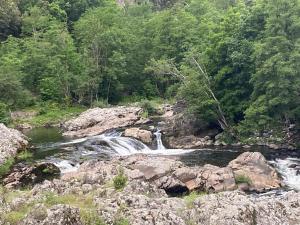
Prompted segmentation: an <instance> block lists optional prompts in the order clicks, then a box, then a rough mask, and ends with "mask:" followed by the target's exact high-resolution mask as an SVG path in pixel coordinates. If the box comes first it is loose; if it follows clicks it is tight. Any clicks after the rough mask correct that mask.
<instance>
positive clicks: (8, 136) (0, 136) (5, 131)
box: [0, 123, 28, 166]
mask: <svg viewBox="0 0 300 225" xmlns="http://www.w3.org/2000/svg"><path fill="white" fill-rule="evenodd" d="M27 145H28V141H27V140H26V137H25V136H24V135H23V134H22V133H21V132H19V131H17V130H15V129H11V128H7V127H6V126H5V125H4V124H2V123H0V166H1V165H2V164H3V163H4V162H5V161H6V160H7V159H8V158H10V157H14V156H15V155H16V154H17V151H18V150H20V149H23V148H25V147H26V146H27Z"/></svg>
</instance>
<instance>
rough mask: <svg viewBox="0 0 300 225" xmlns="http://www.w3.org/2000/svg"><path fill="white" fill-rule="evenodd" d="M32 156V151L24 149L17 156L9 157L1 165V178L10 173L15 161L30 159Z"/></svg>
mask: <svg viewBox="0 0 300 225" xmlns="http://www.w3.org/2000/svg"><path fill="white" fill-rule="evenodd" d="M32 156H33V154H32V152H30V151H28V150H24V151H21V152H19V153H18V154H17V156H16V157H9V158H8V159H6V161H5V162H4V163H3V164H2V165H0V179H2V178H3V177H5V176H6V175H7V174H8V173H9V171H10V169H11V168H12V167H13V165H14V164H15V163H18V162H22V161H30V160H31V159H32Z"/></svg>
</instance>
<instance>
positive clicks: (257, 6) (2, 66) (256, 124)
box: [0, 0, 300, 136]
mask: <svg viewBox="0 0 300 225" xmlns="http://www.w3.org/2000/svg"><path fill="white" fill-rule="evenodd" d="M0 41H1V44H0V115H3V114H5V112H7V111H8V110H15V109H22V108H25V107H28V106H32V105H35V104H38V103H40V102H48V101H51V102H55V103H58V104H64V105H77V104H80V105H86V106H91V105H94V103H95V102H99V101H100V102H105V103H109V104H118V103H120V102H134V101H139V100H142V99H155V98H163V99H176V100H184V101H185V102H186V104H187V112H188V113H189V115H191V116H193V117H194V118H196V119H197V120H199V121H202V122H203V123H205V124H208V125H215V126H218V127H219V128H221V129H223V130H227V131H229V133H231V134H233V133H234V134H238V135H244V136H247V135H252V134H255V133H261V132H263V131H265V130H268V129H272V128H274V127H284V126H289V125H290V124H295V123H296V124H299V122H300V74H299V73H300V1H299V0H244V1H242V0H231V1H228V0H186V1H185V0H182V1H152V2H149V1H143V0H142V1H136V2H132V1H130V2H128V3H127V2H126V1H125V2H124V1H118V2H116V1H114V0H5V1H0Z"/></svg>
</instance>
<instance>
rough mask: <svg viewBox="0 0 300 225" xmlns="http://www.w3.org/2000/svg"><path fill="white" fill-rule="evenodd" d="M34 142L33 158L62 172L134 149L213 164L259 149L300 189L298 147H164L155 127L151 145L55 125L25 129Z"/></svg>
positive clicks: (189, 162)
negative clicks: (64, 131)
mask: <svg viewBox="0 0 300 225" xmlns="http://www.w3.org/2000/svg"><path fill="white" fill-rule="evenodd" d="M27 135H28V137H30V138H31V144H32V145H33V146H34V147H33V148H34V149H35V151H34V160H35V161H48V162H52V163H54V164H55V165H57V166H58V167H59V168H60V169H61V171H62V173H66V172H70V171H76V170H77V168H78V167H79V165H80V164H81V163H82V162H83V161H86V160H88V159H95V158H98V159H102V160H109V159H110V158H111V157H112V156H116V155H121V156H126V155H132V154H137V153H144V154H152V155H167V156H170V157H174V156H175V157H177V158H178V159H179V160H181V161H182V162H183V163H185V164H187V165H190V166H193V165H204V164H213V165H217V166H226V165H227V164H228V163H229V162H230V161H231V160H233V159H235V158H236V157H237V156H238V155H240V154H241V153H242V152H243V151H259V152H261V153H262V154H263V155H264V156H265V157H266V159H267V160H268V161H269V163H270V164H272V165H273V166H274V167H275V168H277V170H278V172H279V173H280V174H281V176H282V177H283V179H284V182H285V183H286V184H287V185H288V186H289V187H291V188H293V189H296V190H300V151H285V150H271V149H268V148H263V147H256V148H252V149H246V150H245V149H241V148H227V149H224V148H223V149H221V148H214V149H190V150H182V149H167V148H165V146H164V145H163V141H162V135H161V132H160V130H157V131H156V132H155V133H154V135H155V136H156V148H155V149H151V148H150V147H148V146H147V145H145V144H143V143H142V142H140V141H138V140H136V139H134V138H128V137H122V133H121V132H116V131H115V132H109V133H105V134H102V135H98V136H93V137H87V138H79V139H73V140H71V139H66V138H63V136H62V135H61V133H60V130H59V129H56V128H36V129H33V130H31V131H30V132H29V133H27Z"/></svg>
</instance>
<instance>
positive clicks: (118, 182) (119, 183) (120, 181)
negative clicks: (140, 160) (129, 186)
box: [113, 169, 127, 190]
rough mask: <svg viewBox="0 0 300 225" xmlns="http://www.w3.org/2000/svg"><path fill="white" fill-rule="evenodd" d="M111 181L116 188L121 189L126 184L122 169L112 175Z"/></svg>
mask: <svg viewBox="0 0 300 225" xmlns="http://www.w3.org/2000/svg"><path fill="white" fill-rule="evenodd" d="M113 183H114V188H115V189H116V190H121V189H123V188H124V187H125V186H126V183H127V177H126V176H125V175H124V170H123V169H119V173H118V175H117V176H115V177H114V179H113Z"/></svg>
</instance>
